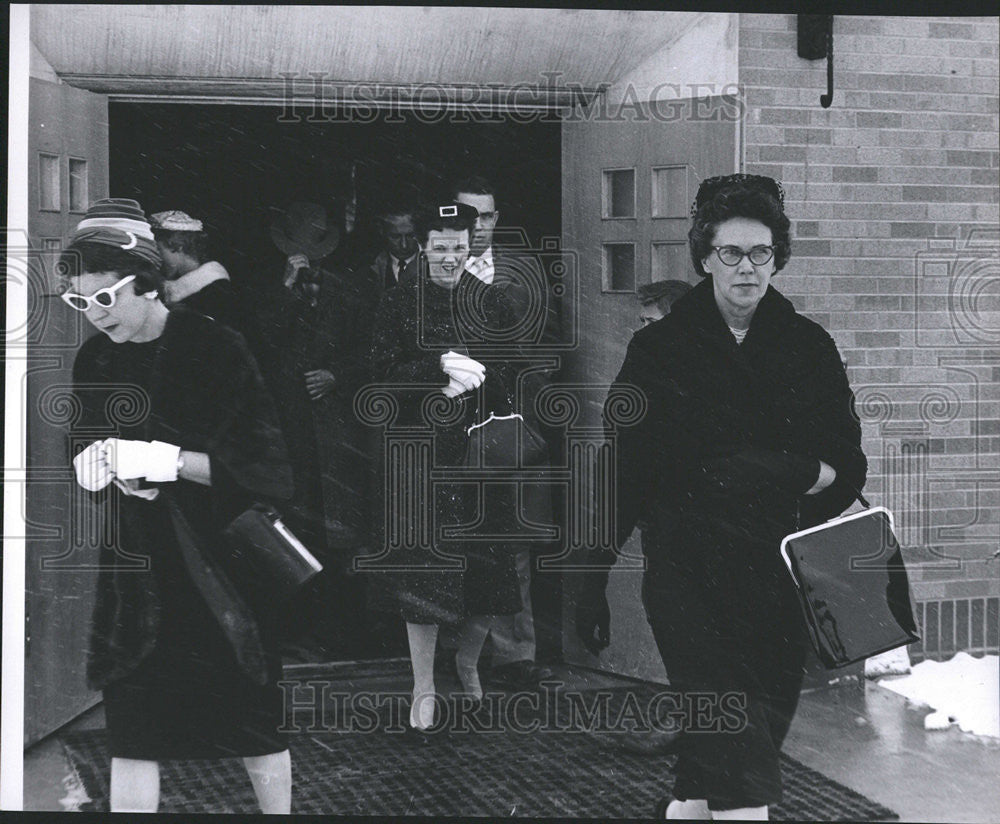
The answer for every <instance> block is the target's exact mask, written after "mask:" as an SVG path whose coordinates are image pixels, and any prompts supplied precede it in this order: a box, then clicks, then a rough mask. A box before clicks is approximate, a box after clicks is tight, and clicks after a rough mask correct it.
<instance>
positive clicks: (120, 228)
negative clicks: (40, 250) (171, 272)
mask: <svg viewBox="0 0 1000 824" xmlns="http://www.w3.org/2000/svg"><path fill="white" fill-rule="evenodd" d="M77 243H100V244H103V245H105V246H115V247H117V248H119V249H124V250H125V251H126V252H131V253H132V254H134V255H135V256H136V257H139V258H142V259H143V260H146V261H148V262H149V263H152V264H153V265H154V266H156V267H157V268H159V267H160V265H161V263H162V261H161V258H160V249H159V247H158V246H157V245H156V241H155V240H154V238H153V230H152V228H151V227H150V225H149V221H148V220H146V213H145V212H143V211H142V206H140V205H139V203H138V201H135V200H131V199H130V198H127V197H108V198H104V199H103V200H98V201H96V202H95V203H93V204H92V205H91V207H90V208H89V209H88V210H87V214H86V215H84V218H83V220H81V221H80V222H79V223H78V224H77V226H76V231H74V232H73V237H72V238H70V246H74V245H75V244H77Z"/></svg>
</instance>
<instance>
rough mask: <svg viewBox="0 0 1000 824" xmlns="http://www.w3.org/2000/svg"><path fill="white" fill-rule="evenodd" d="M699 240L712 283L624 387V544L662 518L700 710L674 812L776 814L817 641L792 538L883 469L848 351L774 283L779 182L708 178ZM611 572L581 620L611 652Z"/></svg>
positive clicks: (688, 705) (656, 327)
mask: <svg viewBox="0 0 1000 824" xmlns="http://www.w3.org/2000/svg"><path fill="white" fill-rule="evenodd" d="M688 238H689V245H690V250H691V260H692V263H693V264H694V268H695V270H696V271H697V273H698V274H699V275H701V276H702V277H703V278H704V280H702V282H701V283H699V284H698V285H697V286H695V287H694V288H693V289H692V290H691V291H690V292H689V293H688V294H686V295H684V296H683V297H682V298H680V299H679V300H678V301H677V302H676V303H675V304H674V305H673V308H672V310H671V313H670V315H669V316H668V317H666V318H664V319H663V320H662V321H660V322H658V323H655V324H651V325H649V326H648V327H646V328H644V329H641V330H640V331H638V332H636V334H635V336H634V337H633V338H632V342H631V344H630V345H629V348H628V353H627V355H626V357H625V362H624V364H623V366H622V368H621V371H620V373H619V375H618V378H617V381H616V386H624V385H631V386H633V387H637V388H639V389H641V390H642V392H643V393H644V395H645V397H646V403H647V407H646V412H645V415H644V416H643V418H642V419H641V421H639V423H637V424H636V425H635V426H626V427H621V428H619V430H618V441H617V448H618V464H617V467H618V477H619V490H620V496H619V509H618V512H617V517H618V523H617V527H618V539H617V540H618V545H619V546H621V545H622V544H624V542H625V541H626V540H627V539H628V537H629V535H630V533H631V531H632V529H633V527H634V525H635V523H636V521H637V520H641V521H642V522H643V523H644V524H646V525H647V527H646V531H645V533H644V538H645V540H644V542H643V551H644V553H645V555H646V559H647V571H646V573H645V578H644V581H643V601H644V604H645V607H646V614H647V618H648V620H649V623H650V625H651V627H652V629H653V635H654V637H655V639H656V643H657V646H658V648H659V651H660V654H661V655H662V657H663V661H664V665H665V667H666V671H667V674H668V677H669V679H670V684H671V687H672V688H674V689H676V690H678V693H679V695H680V698H681V706H682V708H683V710H684V729H683V733H682V735H681V736H680V739H679V745H678V761H677V766H676V772H677V780H676V783H675V785H674V788H673V796H674V797H673V799H668V801H669V803H666V802H665V803H663V804H662V805H661V807H660V809H659V810H658V814H660V815H663V814H665V815H666V817H667V818H681V819H706V820H707V819H715V820H726V819H766V818H767V812H768V806H769V805H772V804H775V803H777V802H778V801H780V799H781V774H780V768H779V752H780V749H781V745H782V742H783V740H784V738H785V734H786V733H787V732H788V728H789V725H790V723H791V720H792V716H793V715H794V712H795V708H796V704H797V702H798V697H799V691H800V689H801V684H802V677H803V663H804V661H805V653H806V646H807V641H806V635H805V629H804V625H803V621H802V617H801V614H800V610H799V607H798V604H797V602H796V600H795V596H794V590H793V584H792V582H791V578H790V576H789V574H788V572H787V570H786V569H785V568H784V565H783V562H782V560H781V557H780V554H779V546H780V543H781V539H782V538H783V537H784V536H785V535H787V534H788V533H790V532H793V531H795V529H796V527H797V525H799V524H801V525H802V526H803V527H805V526H808V525H811V524H815V523H820V522H822V521H824V520H827V519H829V518H832V517H834V516H836V515H838V514H840V513H841V512H842V511H843V510H845V509H846V508H847V507H848V506H849V505H850V504H851V503H852V502H853V500H854V498H855V492H856V491H860V490H861V488H862V487H863V485H864V482H865V477H866V473H867V461H866V459H865V456H864V453H863V452H862V451H861V430H860V426H859V424H858V420H857V418H856V417H855V415H854V395H853V393H852V391H851V388H850V386H849V385H848V381H847V375H846V373H845V370H844V367H843V365H842V363H841V359H840V356H839V354H838V352H837V347H836V345H835V344H834V342H833V340H832V339H831V337H830V335H828V334H827V333H826V332H825V331H824V330H823V329H822V328H821V327H820V326H819V325H818V324H817V323H815V322H813V321H812V320H809V319H808V318H806V317H804V316H803V315H800V314H799V313H798V312H796V310H795V308H794V306H793V305H792V304H791V302H790V301H789V300H787V299H786V298H785V297H784V296H782V294H781V293H780V292H778V290H777V289H775V287H774V286H773V285H772V279H773V278H774V277H775V276H776V275H777V273H778V272H780V271H781V270H782V269H783V268H784V266H785V264H786V263H787V262H788V260H789V256H790V253H791V242H790V237H789V220H788V217H787V216H786V215H785V212H784V196H783V192H782V189H781V186H780V184H778V183H777V182H776V181H774V180H772V179H771V178H768V177H760V176H756V175H743V174H737V175H729V176H726V177H721V178H711V179H709V180H705V181H703V182H702V184H701V187H700V188H699V190H698V195H697V199H696V201H695V205H694V209H693V224H692V226H691V229H690V232H689V235H688ZM613 391H614V390H613ZM610 403H611V401H610V399H609V404H610ZM606 414H607V415H608V417H609V419H610V418H612V417H613V410H611V409H610V408H606ZM604 555H605V557H604V560H605V561H606V562H607V563H613V562H614V557H613V553H610V552H608V553H605V554H604ZM606 580H607V574H606V573H605V574H603V575H602V574H600V573H594V574H590V575H588V577H587V580H586V583H585V586H584V592H583V596H582V598H581V602H580V607H579V609H578V614H577V630H578V632H579V634H580V636H581V639H582V640H583V641H584V643H585V644H586V645H587V646H588V648H590V649H591V651H592V652H595V653H596V652H597V651H599V650H600V648H602V647H603V646H607V644H608V641H609V629H608V625H609V618H608V605H607V601H606V599H605V597H604V587H605V584H606ZM595 631H596V636H595ZM699 701H701V702H702V703H701V704H699Z"/></svg>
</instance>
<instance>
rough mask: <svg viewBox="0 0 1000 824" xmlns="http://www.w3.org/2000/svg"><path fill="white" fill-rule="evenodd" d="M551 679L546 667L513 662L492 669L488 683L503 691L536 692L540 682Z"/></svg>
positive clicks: (532, 662) (551, 673)
mask: <svg viewBox="0 0 1000 824" xmlns="http://www.w3.org/2000/svg"><path fill="white" fill-rule="evenodd" d="M552 677H553V672H552V670H550V669H549V668H548V667H540V666H538V664H536V663H535V662H534V661H514V662H513V663H511V664H503V665H501V666H499V667H493V669H492V670H491V671H490V682H491V683H492V684H495V685H496V686H498V687H501V688H503V689H510V690H537V689H538V685H539V684H540V683H541V682H542V681H546V680H548V679H550V678H552Z"/></svg>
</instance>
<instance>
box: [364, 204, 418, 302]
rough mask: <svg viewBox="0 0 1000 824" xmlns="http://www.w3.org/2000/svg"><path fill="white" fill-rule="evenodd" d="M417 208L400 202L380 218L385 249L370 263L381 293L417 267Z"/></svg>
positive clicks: (389, 208) (387, 207) (384, 211)
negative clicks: (414, 221)
mask: <svg viewBox="0 0 1000 824" xmlns="http://www.w3.org/2000/svg"><path fill="white" fill-rule="evenodd" d="M414 208H415V207H414V204H413V203H411V202H408V201H406V200H405V199H400V200H398V201H396V202H394V203H391V204H389V205H388V206H386V208H385V209H384V210H383V211H382V213H381V214H380V215H379V217H378V230H379V238H380V239H381V241H382V248H381V249H380V250H379V253H378V254H377V255H376V256H375V259H374V260H373V261H372V262H371V266H370V268H371V270H372V272H373V273H374V274H375V277H376V279H377V283H378V284H379V286H380V291H381V290H383V289H391V288H392V287H394V286H395V285H396V284H397V283H399V279H400V277H401V276H402V274H403V272H404V271H405V269H406V267H407V266H410V265H415V263H416V258H417V253H418V251H419V249H418V248H417V235H416V231H415V229H414V226H413V212H414Z"/></svg>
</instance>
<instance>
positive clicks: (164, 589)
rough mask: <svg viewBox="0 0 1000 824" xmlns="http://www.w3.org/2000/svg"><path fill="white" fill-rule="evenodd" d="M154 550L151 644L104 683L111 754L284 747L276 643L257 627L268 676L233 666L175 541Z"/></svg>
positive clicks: (161, 755) (208, 753)
mask: <svg viewBox="0 0 1000 824" xmlns="http://www.w3.org/2000/svg"><path fill="white" fill-rule="evenodd" d="M165 526H168V524H166V525H165ZM161 534H164V535H168V536H169V535H171V534H172V533H171V532H170V531H169V530H164V531H163V532H161ZM156 549H157V552H156V555H155V556H154V557H153V566H152V571H153V574H154V577H155V580H156V585H157V592H158V594H159V600H160V620H159V630H158V633H157V639H156V646H155V648H154V649H153V651H152V652H151V653H150V654H149V655H148V656H147V657H146V658H144V659H143V660H142V661H141V662H140V663H139V665H138V667H137V668H136V669H135V670H133V671H132V672H130V673H129V674H127V675H126V676H125V677H123V678H121V679H119V680H117V681H114V682H113V683H111V684H109V685H108V686H107V687H105V688H104V707H105V716H106V720H107V729H108V738H109V746H110V754H111V756H112V757H117V758H133V759H141V760H149V761H159V760H162V759H168V758H169V759H173V758H177V759H187V758H225V757H232V756H254V755H267V754H269V753H275V752H281V751H282V750H285V749H287V748H288V743H287V740H286V739H285V736H284V735H283V734H282V733H281V732H279V728H280V727H281V726H282V725H283V723H284V700H283V699H284V696H283V693H282V691H281V688H280V687H279V686H278V681H279V680H280V679H281V658H280V655H279V652H278V646H277V643H276V641H275V640H274V639H273V638H270V637H269V634H268V633H267V632H265V631H264V630H262V636H263V637H262V640H263V641H264V645H265V652H266V656H267V664H268V680H267V683H266V684H264V685H259V684H256V683H255V682H253V681H252V680H251V679H250V678H248V677H247V676H246V675H245V674H244V673H243V671H242V670H241V669H240V668H239V666H238V664H237V661H236V657H235V655H234V653H233V651H232V649H231V647H230V646H229V643H228V642H227V640H226V638H225V636H224V635H223V633H222V630H221V629H220V628H219V626H218V623H217V621H216V619H215V617H214V616H213V615H212V613H211V611H210V610H209V608H208V606H207V604H205V602H204V600H203V599H202V597H201V595H200V594H199V593H198V591H197V590H196V588H195V586H194V584H193V582H192V581H191V579H190V577H189V576H188V575H187V572H186V570H185V569H184V567H183V564H182V562H181V561H180V560H179V552H178V551H177V549H176V547H172V546H169V545H166V541H164V545H162V546H159V547H157V548H156Z"/></svg>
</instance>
